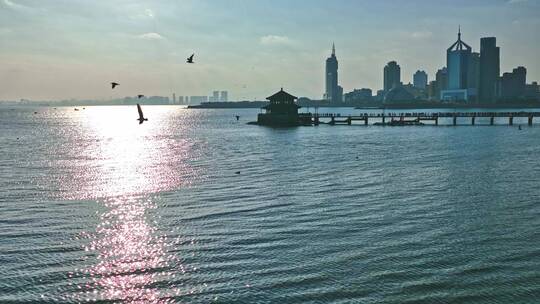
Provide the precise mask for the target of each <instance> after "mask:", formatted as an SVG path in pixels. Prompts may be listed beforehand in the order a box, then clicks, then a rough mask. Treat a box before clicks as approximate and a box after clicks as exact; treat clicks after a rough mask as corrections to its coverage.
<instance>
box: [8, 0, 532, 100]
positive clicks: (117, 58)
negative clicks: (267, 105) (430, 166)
mask: <svg viewBox="0 0 540 304" xmlns="http://www.w3.org/2000/svg"><path fill="white" fill-rule="evenodd" d="M539 17H540V1H538V0H510V1H507V0H500V1H472V2H471V1H437V2H436V3H434V2H432V1H418V0H415V1H408V2H406V3H405V2H403V1H377V2H373V1H292V2H290V1H268V2H262V1H182V2H181V4H179V3H178V1H159V2H157V1H116V2H114V3H112V2H110V1H93V2H89V1H37V0H0V45H2V48H1V50H0V88H1V90H0V100H18V99H20V98H28V99H36V100H59V99H70V98H77V99H86V98H87V99H110V98H121V97H124V96H127V95H135V94H137V93H140V92H144V93H145V94H146V95H170V94H172V93H173V92H176V93H177V94H185V95H198V94H201V95H202V94H205V95H206V94H208V92H211V91H212V90H215V89H219V90H228V91H229V92H230V95H231V96H230V99H233V100H238V99H257V98H258V99H260V98H264V97H265V96H267V95H268V94H269V93H271V91H272V90H273V89H271V90H270V91H269V88H276V87H281V86H284V87H287V88H293V89H294V92H295V93H296V95H298V96H307V97H311V98H321V97H322V94H323V93H324V60H325V58H327V57H328V55H329V54H330V52H331V45H332V42H335V44H336V52H337V55H338V57H339V60H340V70H339V72H340V75H339V77H340V78H339V82H340V84H341V85H342V86H343V88H344V90H345V91H350V90H352V89H354V88H361V87H369V88H372V89H373V90H374V91H376V90H378V89H380V88H382V82H383V79H382V78H383V77H382V69H383V67H384V66H385V64H386V63H387V62H389V61H391V60H396V61H398V63H399V64H400V66H401V73H402V80H403V82H405V83H407V82H412V75H413V73H414V72H415V71H416V70H425V71H426V72H427V73H428V76H429V79H430V80H431V79H433V78H434V74H435V72H436V71H437V69H439V68H441V67H443V66H444V65H445V63H446V62H445V60H446V59H445V56H446V53H445V51H446V48H447V47H448V46H450V44H451V43H453V42H454V41H455V39H456V33H457V27H458V26H459V25H461V28H462V33H463V34H462V38H463V40H465V41H467V43H469V44H470V45H471V46H472V48H473V50H475V51H479V39H480V38H481V37H487V36H495V37H497V44H498V46H500V48H501V73H502V72H505V71H511V70H512V68H515V67H516V66H526V67H527V79H530V80H540V61H539V60H538V53H539V51H540V35H539V34H538V29H539V28H540V18H539ZM191 53H196V58H195V59H196V64H195V65H189V66H186V65H185V58H186V57H187V56H189V55H190V54H191ZM112 80H115V81H120V82H121V83H122V85H121V87H120V88H121V90H117V91H114V92H111V90H110V89H109V87H108V82H109V81H112Z"/></svg>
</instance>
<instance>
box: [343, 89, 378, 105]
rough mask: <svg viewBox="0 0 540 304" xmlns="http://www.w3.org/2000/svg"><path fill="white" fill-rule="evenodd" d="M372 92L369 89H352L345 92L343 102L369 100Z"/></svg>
mask: <svg viewBox="0 0 540 304" xmlns="http://www.w3.org/2000/svg"><path fill="white" fill-rule="evenodd" d="M372 95H373V92H372V91H371V89H366V88H363V89H359V90H357V89H354V90H353V91H351V92H349V93H347V94H345V102H364V101H371V100H372V98H373V96H372Z"/></svg>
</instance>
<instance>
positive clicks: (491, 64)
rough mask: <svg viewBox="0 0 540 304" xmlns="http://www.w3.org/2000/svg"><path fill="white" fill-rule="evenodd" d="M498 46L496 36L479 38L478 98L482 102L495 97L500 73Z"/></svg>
mask: <svg viewBox="0 0 540 304" xmlns="http://www.w3.org/2000/svg"><path fill="white" fill-rule="evenodd" d="M500 69H501V64H500V48H499V47H498V46H497V38H495V37H485V38H481V39H480V83H479V88H478V89H479V92H478V95H479V96H478V97H479V98H478V99H479V101H480V102H482V103H493V102H495V99H496V97H497V96H496V88H497V81H498V79H499V75H500Z"/></svg>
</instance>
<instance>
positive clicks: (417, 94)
mask: <svg viewBox="0 0 540 304" xmlns="http://www.w3.org/2000/svg"><path fill="white" fill-rule="evenodd" d="M401 86H402V87H403V88H404V89H405V90H407V92H409V93H411V95H412V96H413V97H414V99H416V100H425V99H427V94H426V89H420V88H417V87H416V86H414V85H413V84H411V83H408V84H405V85H401Z"/></svg>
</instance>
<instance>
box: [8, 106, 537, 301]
mask: <svg viewBox="0 0 540 304" xmlns="http://www.w3.org/2000/svg"><path fill="white" fill-rule="evenodd" d="M313 110H314V109H301V111H313ZM316 110H317V111H318V112H319V113H325V112H334V113H341V114H342V115H348V114H358V113H364V112H377V111H381V110H355V109H352V108H331V109H325V108H319V109H316ZM447 110H448V111H456V109H447ZM517 110H519V109H517ZM529 110H530V109H529ZM143 111H144V113H145V116H146V117H147V118H148V121H145V122H144V123H143V124H139V123H138V121H137V120H136V119H137V117H138V114H137V109H136V107H135V106H87V107H84V108H82V107H78V110H75V109H74V108H73V107H58V108H54V107H30V106H24V107H23V106H7V105H4V106H0V303H81V302H97V303H490V304H493V303H512V304H518V303H540V118H537V119H538V121H536V120H535V125H533V126H528V125H527V121H526V118H516V119H514V125H513V126H509V125H508V120H507V119H504V118H500V119H499V118H498V119H496V121H495V125H494V126H489V118H477V119H476V125H475V126H471V125H470V118H462V119H460V120H458V126H451V121H450V119H448V121H446V122H445V121H444V119H441V121H440V122H439V126H434V125H430V124H429V122H427V124H426V125H424V126H406V127H388V126H387V127H383V126H372V125H369V126H364V125H362V123H360V124H358V125H356V124H353V125H351V126H348V125H335V126H330V125H319V126H311V127H310V126H303V127H293V128H269V127H262V126H254V125H248V124H247V123H248V122H250V121H254V120H256V116H257V114H258V113H259V110H258V109H204V110H203V109H186V108H184V107H180V106H143ZM387 111H388V110H387ZM397 111H399V110H392V112H397ZM417 111H419V110H417ZM421 111H422V112H429V111H430V110H429V109H428V110H421ZM432 111H435V112H439V111H443V110H441V109H436V110H432ZM459 111H464V110H459ZM467 111H484V110H482V109H476V110H475V109H468V110H467ZM505 111H507V110H505ZM532 111H539V110H538V109H533V110H532ZM235 115H239V116H240V118H239V120H237V119H236V117H235ZM519 126H521V129H520V128H519Z"/></svg>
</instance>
